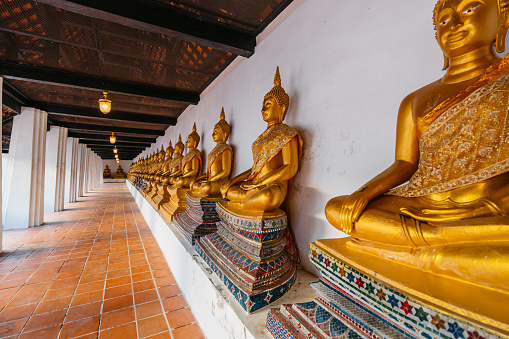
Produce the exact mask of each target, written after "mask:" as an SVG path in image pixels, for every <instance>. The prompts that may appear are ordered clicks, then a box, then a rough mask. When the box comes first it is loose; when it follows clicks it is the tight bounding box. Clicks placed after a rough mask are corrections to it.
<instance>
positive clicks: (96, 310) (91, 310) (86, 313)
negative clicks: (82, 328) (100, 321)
mask: <svg viewBox="0 0 509 339" xmlns="http://www.w3.org/2000/svg"><path fill="white" fill-rule="evenodd" d="M102 304H103V302H102V301H97V302H95V303H90V304H84V305H80V306H75V307H71V308H69V310H68V312H67V316H66V317H65V322H66V323H68V322H71V321H75V320H79V319H83V318H88V317H91V316H94V315H99V314H101V306H102Z"/></svg>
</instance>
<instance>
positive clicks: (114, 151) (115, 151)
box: [113, 146, 118, 154]
mask: <svg viewBox="0 0 509 339" xmlns="http://www.w3.org/2000/svg"><path fill="white" fill-rule="evenodd" d="M117 152H118V150H117V146H115V149H114V150H113V153H115V154H117Z"/></svg>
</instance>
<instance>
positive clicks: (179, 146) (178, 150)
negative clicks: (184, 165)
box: [173, 134, 185, 154]
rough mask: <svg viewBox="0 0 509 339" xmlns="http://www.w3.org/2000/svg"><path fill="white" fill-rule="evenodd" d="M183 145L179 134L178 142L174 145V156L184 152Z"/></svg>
mask: <svg viewBox="0 0 509 339" xmlns="http://www.w3.org/2000/svg"><path fill="white" fill-rule="evenodd" d="M184 147H185V146H184V143H183V142H182V136H181V135H180V134H179V140H178V141H177V143H176V144H175V149H174V151H173V153H174V154H182V152H184Z"/></svg>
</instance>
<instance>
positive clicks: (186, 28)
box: [39, 0, 256, 57]
mask: <svg viewBox="0 0 509 339" xmlns="http://www.w3.org/2000/svg"><path fill="white" fill-rule="evenodd" d="M39 2H42V3H45V4H48V5H52V6H55V7H58V8H62V9H65V10H67V11H70V12H74V13H77V14H80V15H84V16H88V17H91V18H95V19H101V20H105V21H110V22H114V23H117V24H119V25H123V26H128V27H132V28H137V29H140V30H143V31H148V32H152V33H156V34H164V35H168V36H172V37H174V38H177V39H180V40H183V41H187V42H194V43H197V44H199V45H203V46H207V47H213V48H216V49H219V50H222V51H225V52H230V53H232V54H236V55H242V56H245V57H250V56H251V55H253V53H254V49H255V46H256V36H255V35H254V34H253V33H251V32H249V31H247V30H244V29H240V28H237V27H232V26H230V25H228V24H225V23H222V22H218V21H215V20H211V19H208V18H206V17H203V16H199V15H196V14H193V13H190V12H188V11H185V10H182V9H179V8H177V7H175V6H171V5H168V4H164V3H162V2H158V1H143V0H108V1H104V0H39Z"/></svg>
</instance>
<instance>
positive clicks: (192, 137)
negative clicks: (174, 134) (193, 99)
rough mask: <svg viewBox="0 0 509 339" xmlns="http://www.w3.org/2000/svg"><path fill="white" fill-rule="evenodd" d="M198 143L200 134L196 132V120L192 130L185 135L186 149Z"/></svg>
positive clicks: (196, 145)
mask: <svg viewBox="0 0 509 339" xmlns="http://www.w3.org/2000/svg"><path fill="white" fill-rule="evenodd" d="M199 143H200V136H199V135H198V133H196V122H195V123H194V125H193V131H192V132H191V134H189V136H188V137H187V141H186V146H187V148H188V149H193V148H196V147H198V144H199Z"/></svg>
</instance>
